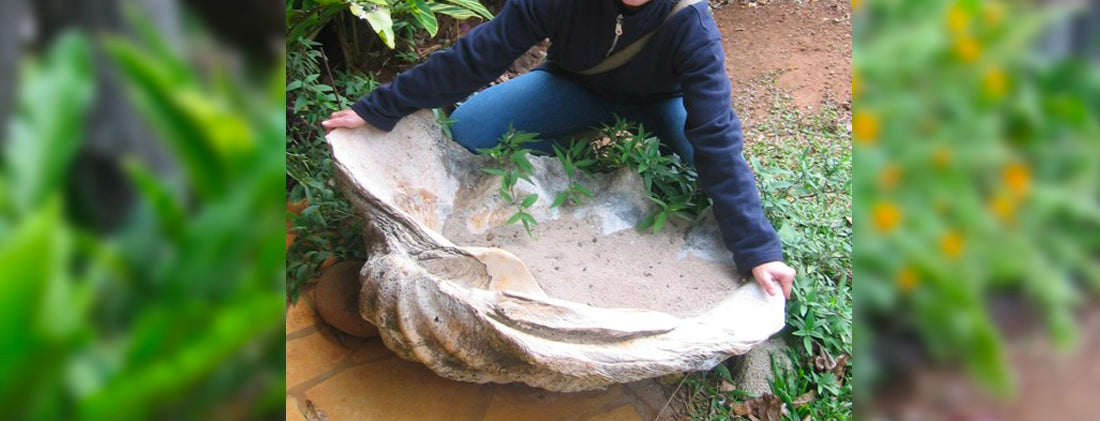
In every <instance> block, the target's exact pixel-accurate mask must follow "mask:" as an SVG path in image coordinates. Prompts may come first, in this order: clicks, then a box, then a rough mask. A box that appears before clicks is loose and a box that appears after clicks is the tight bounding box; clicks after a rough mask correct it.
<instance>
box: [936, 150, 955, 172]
mask: <svg viewBox="0 0 1100 421" xmlns="http://www.w3.org/2000/svg"><path fill="white" fill-rule="evenodd" d="M950 163H951V151H950V150H948V149H947V147H946V146H943V145H939V146H936V149H935V150H933V151H932V165H933V166H934V167H936V168H937V169H941V170H942V169H944V168H947V165H948V164H950Z"/></svg>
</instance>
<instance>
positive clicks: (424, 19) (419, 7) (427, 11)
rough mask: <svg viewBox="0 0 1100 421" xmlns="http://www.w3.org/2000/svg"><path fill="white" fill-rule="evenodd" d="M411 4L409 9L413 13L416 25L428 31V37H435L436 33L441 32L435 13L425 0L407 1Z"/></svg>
mask: <svg viewBox="0 0 1100 421" xmlns="http://www.w3.org/2000/svg"><path fill="white" fill-rule="evenodd" d="M406 1H407V2H408V4H409V8H410V9H411V11H412V14H413V19H416V23H417V24H419V25H420V27H421V28H424V30H425V31H428V36H430V37H434V36H435V33H436V32H438V31H439V22H438V21H437V20H436V19H435V13H432V9H431V8H429V7H428V5H427V3H424V0H406Z"/></svg>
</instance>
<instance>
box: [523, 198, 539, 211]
mask: <svg viewBox="0 0 1100 421" xmlns="http://www.w3.org/2000/svg"><path fill="white" fill-rule="evenodd" d="M538 200H539V195H537V194H532V195H528V196H527V197H526V198H524V199H523V203H521V204H520V205H519V206H520V207H521V208H524V209H527V208H529V207H531V205H534V204H535V202H536V201H538Z"/></svg>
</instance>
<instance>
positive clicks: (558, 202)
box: [550, 191, 569, 209]
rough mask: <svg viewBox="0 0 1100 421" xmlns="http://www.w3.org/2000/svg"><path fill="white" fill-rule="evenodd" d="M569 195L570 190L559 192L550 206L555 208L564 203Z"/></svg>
mask: <svg viewBox="0 0 1100 421" xmlns="http://www.w3.org/2000/svg"><path fill="white" fill-rule="evenodd" d="M568 197H569V192H567V191H563V192H561V193H558V195H557V196H555V197H554V203H551V204H550V208H551V209H553V208H556V207H558V206H561V205H562V204H563V203H565V199H567V198H568Z"/></svg>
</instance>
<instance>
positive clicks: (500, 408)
mask: <svg viewBox="0 0 1100 421" xmlns="http://www.w3.org/2000/svg"><path fill="white" fill-rule="evenodd" d="M310 295H311V294H309V293H303V294H302V298H301V299H300V300H299V302H298V304H296V305H288V306H287V319H286V330H287V339H286V369H287V377H286V384H287V396H286V398H287V403H286V419H287V421H291V420H293V421H302V420H307V421H318V420H322V419H324V420H328V421H342V420H356V421H359V420H363V421H370V420H385V421H391V420H470V421H478V420H486V421H491V420H500V421H511V420H524V421H527V420H532V421H538V420H576V421H583V420H630V421H634V420H649V419H653V418H654V417H655V416H656V415H657V414H656V410H655V409H654V408H660V407H662V406H663V405H664V403H665V402H664V399H667V398H666V396H667V394H664V393H662V392H661V391H662V390H663V389H662V388H661V387H660V386H659V385H657V384H656V383H655V382H651V381H647V382H636V383H632V384H630V385H616V386H612V387H609V388H608V389H607V390H603V391H589V392H578V393H557V392H550V391H546V390H543V389H539V388H533V387H528V386H526V385H522V384H503V385H502V384H484V385H482V384H475V383H466V382H459V381H454V380H449V379H445V378H442V377H439V376H437V375H436V374H435V373H433V372H431V371H430V370H428V369H427V368H426V367H424V366H423V365H420V364H417V363H412V362H408V361H405V360H402V359H401V358H399V357H397V356H396V355H395V354H393V352H391V351H390V350H389V349H387V348H386V347H385V345H384V344H383V343H382V341H381V339H379V338H369V339H362V338H354V337H350V336H345V335H343V334H341V333H339V332H337V331H335V330H334V329H332V328H331V327H329V326H327V325H325V324H324V322H322V321H320V318H319V317H317V315H316V311H315V309H314V308H313V304H312V302H311V297H310ZM639 390H645V391H647V392H646V393H639V392H638V391H639ZM657 400H661V401H660V402H655V401H657ZM310 405H312V407H313V411H310V410H309V406H310Z"/></svg>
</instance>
